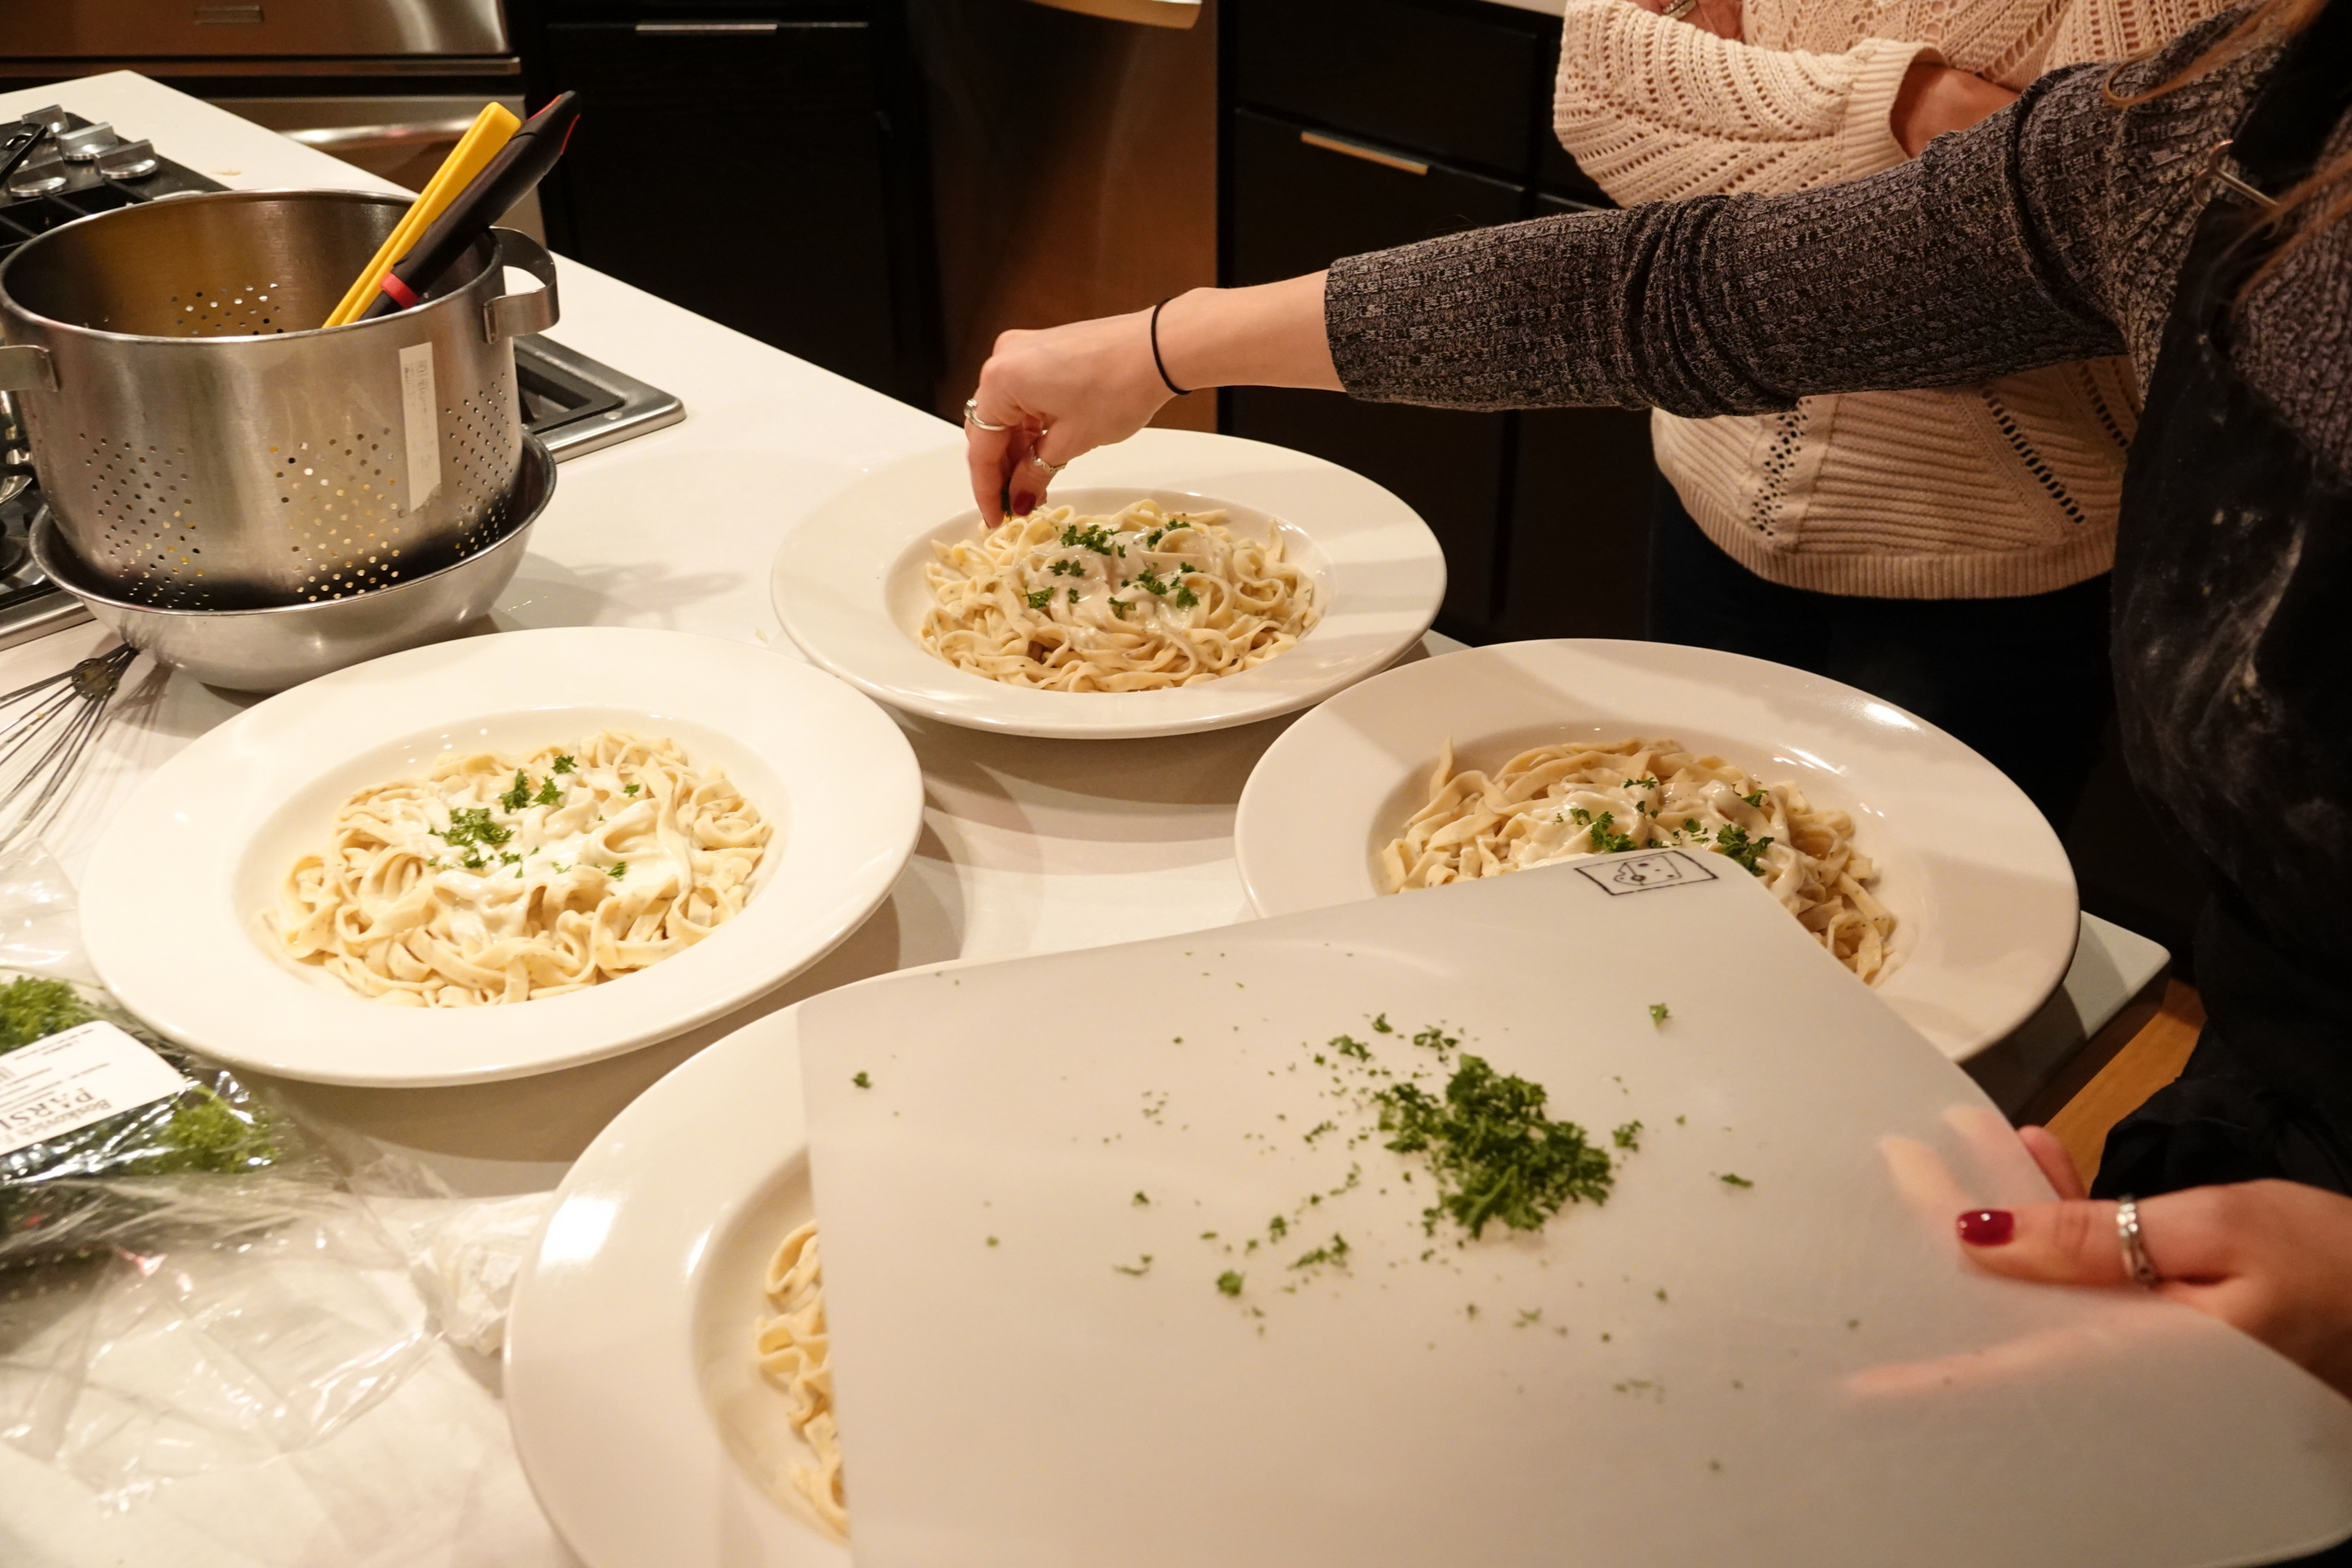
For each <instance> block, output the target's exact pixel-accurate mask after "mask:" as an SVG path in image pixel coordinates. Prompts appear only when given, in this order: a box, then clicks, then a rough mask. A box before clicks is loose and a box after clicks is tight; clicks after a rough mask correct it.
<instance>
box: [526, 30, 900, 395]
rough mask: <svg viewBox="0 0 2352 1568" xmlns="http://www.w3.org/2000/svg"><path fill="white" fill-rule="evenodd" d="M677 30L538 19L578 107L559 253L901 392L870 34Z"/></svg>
mask: <svg viewBox="0 0 2352 1568" xmlns="http://www.w3.org/2000/svg"><path fill="white" fill-rule="evenodd" d="M680 25H681V24H679V23H677V22H673V21H672V20H670V19H669V18H668V17H664V18H662V20H660V21H656V22H651V23H649V24H647V25H646V28H640V27H639V24H637V23H634V22H626V21H597V22H577V21H559V22H554V23H551V24H550V25H548V27H547V28H546V29H545V32H544V34H543V37H544V40H545V43H544V48H545V55H544V61H543V64H542V66H541V69H542V70H543V71H544V73H545V77H546V79H548V80H550V81H553V82H557V83H560V84H562V85H565V86H568V87H576V88H578V89H579V90H580V92H581V94H582V97H583V98H584V99H585V101H586V112H585V113H584V114H583V115H582V118H581V122H580V129H579V130H578V132H577V133H576V134H575V135H574V136H573V138H572V143H571V149H570V151H569V152H567V153H566V155H565V158H564V161H563V163H562V164H560V165H559V166H558V168H557V171H556V174H555V175H553V176H552V177H551V178H550V180H549V181H548V186H547V187H546V191H545V195H546V198H547V209H548V229H549V233H550V237H551V238H552V239H553V240H554V241H555V243H556V247H557V248H558V249H559V250H561V251H562V252H564V253H565V254H570V255H573V256H577V257H578V258H579V259H580V260H582V261H583V262H586V263H587V264H588V265H591V266H594V267H597V268H600V269H602V270H603V271H605V272H609V273H612V274H613V275H614V276H617V277H620V278H622V279H624V280H626V281H628V282H629V283H633V284H635V285H637V286H638V287H639V288H643V289H646V290H648V291H649V292H650V293H654V294H658V295H660V296H662V298H663V299H670V300H673V301H674V302H676V303H678V304H680V305H683V306H684V307H685V308H686V309H688V310H695V311H697V312H699V313H701V314H703V315H707V316H709V317H711V318H713V319H715V320H717V321H723V322H725V323H726V324H727V325H729V326H730V327H733V328H735V329H736V330H737V331H739V332H742V333H749V334H751V335H752V336H753V337H756V338H759V339H761V340H762V341H763V342H765V343H770V344H775V346H776V347H778V348H781V349H784V350H786V351H787V352H789V353H792V354H796V355H800V356H801V357H803V358H806V359H810V360H813V361H815V362H816V363H817V364H819V365H821V366H824V367H826V368H827V369H830V370H835V371H839V372H840V373H841V374H842V375H844V376H848V377H850V378H854V379H855V380H858V381H862V382H864V383H865V384H866V385H867V386H870V387H877V388H881V389H885V390H888V391H893V392H898V393H899V394H900V395H902V396H903V395H907V393H908V391H909V390H910V375H909V372H910V368H912V367H910V363H909V361H910V357H912V356H911V355H910V354H909V352H908V350H909V349H910V346H911V345H910V344H906V343H904V342H903V341H902V336H903V333H901V331H900V326H899V322H898V321H895V320H894V316H893V301H892V282H893V265H892V262H893V257H892V255H891V241H892V236H891V232H890V228H891V214H890V210H889V200H888V179H887V177H886V175H887V170H886V160H885V154H884V148H883V144H882V131H881V127H880V120H879V117H878V116H877V113H876V80H875V76H876V61H875V58H874V38H873V30H872V29H871V28H869V27H868V25H867V24H866V23H865V22H862V21H854V20H839V19H826V20H821V21H805V22H804V21H797V20H793V19H789V18H787V19H784V20H780V21H775V23H774V25H773V28H772V29H771V30H765V31H716V30H713V31H693V30H684V31H677V30H670V29H672V28H677V27H679V26H680ZM686 25H687V26H691V24H686ZM649 28H650V29H652V30H647V29H649ZM913 384H914V386H915V387H916V388H918V389H919V387H920V382H919V380H918V381H915V382H914V383H913Z"/></svg>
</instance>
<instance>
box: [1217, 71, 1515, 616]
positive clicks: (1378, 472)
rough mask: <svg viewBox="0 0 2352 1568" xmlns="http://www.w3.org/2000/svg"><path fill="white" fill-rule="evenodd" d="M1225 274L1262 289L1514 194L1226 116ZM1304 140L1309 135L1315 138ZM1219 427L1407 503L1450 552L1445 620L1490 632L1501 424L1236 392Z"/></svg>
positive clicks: (1457, 226)
mask: <svg viewBox="0 0 2352 1568" xmlns="http://www.w3.org/2000/svg"><path fill="white" fill-rule="evenodd" d="M1228 124H1229V126H1230V127H1231V130H1232V134H1233V141H1232V145H1231V148H1230V152H1231V156H1232V163H1231V171H1232V174H1231V179H1232V185H1231V190H1230V202H1229V207H1228V210H1229V211H1230V213H1231V231H1230V233H1229V235H1228V236H1227V238H1228V244H1229V247H1230V248H1229V252H1228V254H1229V258H1230V260H1229V268H1228V276H1229V278H1230V281H1232V282H1234V283H1242V284H1246V283H1266V282H1271V281H1272V280H1274V279H1276V278H1281V277H1291V276H1296V275H1297V274H1300V273H1305V272H1313V271H1315V270H1317V268H1319V267H1322V266H1325V265H1329V263H1330V262H1331V261H1332V260H1333V259H1334V258H1335V257H1339V256H1343V255H1352V254H1357V253H1359V252H1363V251H1376V250H1384V249H1385V248H1387V247H1389V246H1391V245H1401V244H1408V243H1411V242H1412V241H1415V240H1422V239H1428V238H1430V237H1431V236H1433V235H1437V234H1442V233H1448V232H1452V231H1456V230H1461V229H1471V228H1476V227H1479V226H1480V225H1483V224H1488V223H1508V222H1510V221H1511V220H1513V219H1515V218H1517V217H1518V216H1519V215H1520V211H1521V206H1522V204H1523V202H1524V200H1525V194H1524V192H1522V191H1521V189H1520V188H1519V187H1518V186H1511V185H1506V184H1504V183H1502V182H1501V181H1498V180H1490V179H1487V178H1484V177H1482V176H1479V175H1470V174H1465V173H1463V172H1462V171H1460V170H1457V169H1448V168H1445V167H1443V166H1442V165H1436V164H1431V165H1429V166H1428V168H1427V171H1426V172H1425V173H1419V174H1416V173H1412V172H1409V171H1408V170H1404V169H1398V168H1396V167H1393V166H1390V165H1388V164H1379V163H1374V162H1371V161H1368V160H1366V159H1363V158H1360V157H1354V156H1351V155H1349V154H1347V153H1345V152H1334V151H1332V150H1330V149H1329V148H1328V147H1322V146H1317V145H1315V144H1313V143H1311V142H1306V141H1300V140H1299V137H1300V131H1301V128H1300V127H1299V126H1297V125H1295V124H1293V123H1291V122H1288V121H1285V120H1280V119H1275V118H1272V117H1269V116H1266V115H1261V114H1253V113H1251V112H1250V111H1249V110H1246V109H1237V110H1235V111H1234V113H1233V115H1232V118H1231V119H1230V120H1229V121H1228ZM1310 134H1313V133H1312V132H1310ZM1225 407H1226V417H1225V425H1224V428H1226V429H1227V430H1228V431H1230V432H1232V433H1233V434H1236V435H1247V436H1250V437H1251V438H1252V439H1255V440H1259V441H1272V442H1275V443H1277V444H1279V445H1281V446H1295V447H1296V448H1298V449H1299V450H1300V451H1303V452H1312V453H1314V454H1315V455H1316V456H1317V457H1328V458H1329V459H1330V460H1331V461H1332V462H1335V463H1340V464H1344V465H1345V466H1347V467H1348V468H1353V469H1355V470H1356V471H1357V472H1358V473H1361V474H1363V475H1365V476H1367V477H1369V478H1371V479H1374V480H1377V481H1378V482H1379V483H1381V484H1384V485H1385V486H1387V487H1388V488H1389V489H1390V490H1393V491H1396V492H1397V494H1398V495H1400V496H1402V497H1404V499H1405V502H1406V503H1407V504H1408V505H1409V506H1411V507H1412V508H1413V509H1414V510H1415V511H1416V512H1419V513H1420V514H1421V516H1422V517H1423V518H1425V519H1427V520H1428V523H1429V525H1430V527H1431V528H1432V529H1434V530H1435V531H1436V533H1437V536H1438V538H1439V539H1440V540H1441V541H1442V543H1443V544H1444V546H1445V555H1446V570H1447V579H1448V581H1447V589H1446V596H1445V609H1444V624H1445V625H1446V626H1448V627H1449V628H1450V629H1454V630H1458V631H1461V632H1462V633H1464V634H1465V635H1471V636H1480V637H1483V636H1486V635H1488V633H1489V632H1490V629H1491V628H1490V625H1489V622H1490V616H1491V614H1492V610H1493V604H1492V600H1493V593H1494V566H1495V531H1496V520H1497V517H1498V506H1499V505H1500V502H1501V497H1502V483H1503V456H1504V453H1505V451H1506V450H1507V448H1508V443H1509V435H1508V430H1509V419H1510V416H1508V415H1505V414H1486V413H1458V412H1451V411H1446V410H1438V409H1420V408H1406V407H1401V406H1397V405H1394V404H1375V403H1358V402H1352V401H1350V400H1346V399H1342V398H1338V397H1334V396H1332V395H1330V394H1329V393H1323V392H1291V391H1275V390H1263V389H1239V390H1236V391H1234V392H1232V393H1230V394H1229V395H1228V396H1227V401H1226V405H1225Z"/></svg>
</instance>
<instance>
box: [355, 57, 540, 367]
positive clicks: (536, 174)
mask: <svg viewBox="0 0 2352 1568" xmlns="http://www.w3.org/2000/svg"><path fill="white" fill-rule="evenodd" d="M579 123H580V95H579V94H578V93H573V92H566V93H560V94H558V95H557V96H556V97H555V98H554V99H553V100H552V101H550V102H549V103H548V106H547V107H545V108H542V109H541V110H539V112H538V113H537V114H535V115H533V116H532V117H531V118H529V119H526V120H525V121H524V122H523V124H522V126H521V128H520V129H518V130H516V131H515V134H514V135H513V136H512V137H510V138H509V139H508V140H507V142H506V145H505V146H504V147H503V148H501V149H500V150H499V153H498V156H497V157H495V158H492V160H491V161H490V164H489V165H488V166H487V167H486V168H484V169H483V170H482V172H481V174H479V175H475V176H474V178H473V180H472V182H471V183H470V184H469V185H468V186H466V188H465V189H463V190H461V191H459V192H458V196H457V198H456V199H455V200H453V201H452V202H450V203H449V206H448V208H447V210H445V211H444V212H443V213H442V214H441V216H440V217H438V218H436V219H435V220H433V224H432V226H431V227H430V228H428V229H426V230H425V231H424V233H423V234H421V235H419V236H418V238H417V242H416V243H415V244H414V245H412V246H411V247H409V252H408V254H406V255H404V256H402V257H401V259H400V260H399V261H397V262H394V263H393V264H392V265H391V267H390V270H389V271H387V272H386V273H385V274H384V276H383V281H382V283H381V285H380V288H382V292H381V293H379V295H377V297H376V298H375V299H371V300H369V301H368V308H367V309H366V310H363V311H361V312H360V313H359V319H360V320H361V321H373V320H375V319H376V318H377V317H379V316H389V315H390V314H391V313H392V312H393V311H395V310H410V309H412V308H413V307H414V306H416V305H418V304H421V303H422V302H423V301H424V298H425V296H426V295H428V294H430V293H431V292H432V291H433V288H434V286H435V284H437V283H439V282H440V280H441V275H442V274H443V273H445V272H447V271H448V270H449V268H450V267H451V266H453V265H456V264H457V260H458V257H459V256H462V255H464V254H466V252H467V250H468V249H469V248H470V247H471V246H472V244H473V243H474V242H475V241H476V240H478V239H480V238H481V236H482V235H483V233H484V232H486V231H488V230H489V229H490V227H491V225H492V224H493V223H496V222H497V221H498V220H500V219H501V218H503V217H504V216H506V214H507V212H508V211H509V210H511V209H513V208H514V206H515V203H516V202H518V201H520V200H522V199H523V198H524V197H526V196H528V195H529V194H530V193H531V190H532V187H534V186H537V184H538V183H539V182H540V181H541V180H543V179H545V178H546V177H547V174H548V170H550V169H552V168H554V167H555V165H556V161H557V160H558V159H560V158H561V157H562V156H563V150H564V148H565V147H566V146H567V145H569V144H570V142H571V132H572V129H573V127H575V126H577V125H578V124H579Z"/></svg>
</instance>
